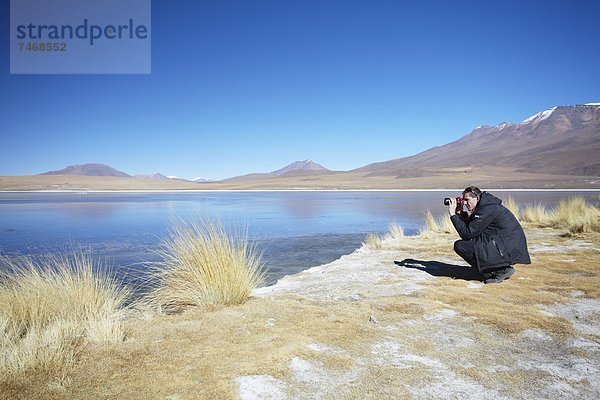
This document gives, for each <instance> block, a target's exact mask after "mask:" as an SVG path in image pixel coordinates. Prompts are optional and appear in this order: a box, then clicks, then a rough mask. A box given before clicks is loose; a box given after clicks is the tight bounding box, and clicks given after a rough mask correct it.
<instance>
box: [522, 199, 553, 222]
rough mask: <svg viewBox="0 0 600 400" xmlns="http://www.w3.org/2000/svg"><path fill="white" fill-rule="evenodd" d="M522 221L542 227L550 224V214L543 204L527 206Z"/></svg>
mask: <svg viewBox="0 0 600 400" xmlns="http://www.w3.org/2000/svg"><path fill="white" fill-rule="evenodd" d="M521 221H523V222H529V223H532V224H535V225H538V226H542V227H545V226H550V214H549V213H548V211H547V210H546V207H545V206H544V205H543V204H539V203H538V204H534V205H532V206H529V207H526V208H525V210H524V211H523V214H522V215H521Z"/></svg>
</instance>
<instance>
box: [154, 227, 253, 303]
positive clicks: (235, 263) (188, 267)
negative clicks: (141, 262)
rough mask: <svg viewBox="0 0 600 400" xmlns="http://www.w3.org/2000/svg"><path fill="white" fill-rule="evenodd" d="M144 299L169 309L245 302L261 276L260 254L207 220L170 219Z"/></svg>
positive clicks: (246, 242)
mask: <svg viewBox="0 0 600 400" xmlns="http://www.w3.org/2000/svg"><path fill="white" fill-rule="evenodd" d="M159 254H160V255H161V256H162V257H163V260H164V261H163V262H162V263H161V265H160V266H159V268H157V269H156V270H155V271H154V275H155V277H156V278H157V280H158V286H157V287H156V288H155V289H154V290H153V291H152V293H151V294H150V296H149V299H150V302H151V303H153V304H157V305H159V306H161V307H165V308H166V309H167V310H169V311H174V310H178V309H181V308H182V307H185V306H196V307H208V306H215V305H233V304H241V303H243V302H245V301H246V300H247V299H248V297H249V296H250V292H251V291H252V290H253V289H254V288H256V287H257V286H258V285H259V284H260V283H261V282H262V281H263V279H264V269H263V265H262V262H261V254H259V253H258V252H257V251H256V249H255V248H254V247H253V246H252V245H251V244H250V243H249V241H248V238H247V236H246V235H244V236H242V237H240V238H235V237H234V236H232V235H230V234H228V233H227V232H226V231H225V229H224V227H223V225H221V224H218V223H214V222H212V221H200V222H190V223H184V222H182V221H180V222H176V223H175V225H174V228H173V229H172V230H171V232H170V236H169V237H168V238H167V239H165V240H164V241H163V247H162V250H161V251H160V252H159Z"/></svg>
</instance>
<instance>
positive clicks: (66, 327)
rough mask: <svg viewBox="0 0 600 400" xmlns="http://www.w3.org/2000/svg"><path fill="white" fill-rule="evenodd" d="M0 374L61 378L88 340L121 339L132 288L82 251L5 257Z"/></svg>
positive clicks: (0, 292)
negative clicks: (36, 257) (33, 373)
mask: <svg viewBox="0 0 600 400" xmlns="http://www.w3.org/2000/svg"><path fill="white" fill-rule="evenodd" d="M0 263H1V264H2V265H1V267H0V268H1V270H2V274H1V277H0V304H2V307H0V352H1V354H0V376H14V375H19V374H21V375H22V374H26V373H27V372H28V371H37V372H41V373H45V374H48V375H50V376H55V377H58V378H59V379H60V377H61V376H62V375H63V374H64V373H65V371H66V369H67V368H68V367H69V366H71V365H72V364H73V362H74V360H75V354H76V352H77V351H78V349H79V348H80V347H81V346H82V345H83V344H84V343H86V342H98V343H118V342H121V341H123V339H124V336H125V333H124V329H123V321H124V316H125V312H126V308H125V307H124V304H125V302H126V299H127V297H128V295H129V290H128V289H127V288H124V287H122V286H120V285H119V284H118V283H117V282H115V281H114V280H113V279H112V278H111V277H110V276H109V275H103V274H101V273H98V272H97V271H98V269H99V268H98V267H99V265H96V264H94V261H93V260H92V257H91V256H90V255H89V254H85V253H83V252H77V251H75V252H73V253H72V254H68V255H62V256H48V257H45V258H43V259H39V260H33V259H31V258H28V257H24V258H19V259H8V258H6V257H2V258H1V259H0Z"/></svg>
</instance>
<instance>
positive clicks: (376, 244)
mask: <svg viewBox="0 0 600 400" xmlns="http://www.w3.org/2000/svg"><path fill="white" fill-rule="evenodd" d="M365 246H367V247H368V248H370V249H373V250H382V249H383V238H382V237H381V236H379V235H377V234H375V233H369V234H368V235H367V239H366V241H365Z"/></svg>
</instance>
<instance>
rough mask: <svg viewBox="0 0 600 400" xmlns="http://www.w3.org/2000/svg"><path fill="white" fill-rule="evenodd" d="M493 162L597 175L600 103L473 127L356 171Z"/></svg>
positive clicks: (401, 171)
mask: <svg viewBox="0 0 600 400" xmlns="http://www.w3.org/2000/svg"><path fill="white" fill-rule="evenodd" d="M498 166H504V167H509V168H511V169H513V170H515V171H517V172H525V173H545V174H561V175H587V176H598V175H600V106H598V105H577V106H561V107H555V108H553V109H550V110H546V111H543V112H541V113H538V114H536V115H534V116H532V117H531V118H528V119H526V120H525V121H523V122H521V123H519V124H513V123H508V122H505V123H502V124H500V125H497V126H494V127H491V126H482V127H478V128H477V129H475V130H473V131H472V132H471V133H469V134H468V135H466V136H464V137H462V138H461V139H459V140H457V141H454V142H452V143H448V144H446V145H443V146H439V147H434V148H431V149H429V150H427V151H424V152H422V153H419V154H416V155H414V156H411V157H404V158H400V159H396V160H391V161H386V162H380V163H375V164H370V165H367V166H365V167H362V168H359V169H357V170H355V171H357V172H364V173H366V174H367V176H393V177H398V178H401V177H418V176H429V175H436V174H437V173H438V171H439V170H441V169H447V168H455V169H457V170H460V169H464V170H472V169H474V168H477V167H498Z"/></svg>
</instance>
